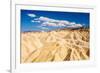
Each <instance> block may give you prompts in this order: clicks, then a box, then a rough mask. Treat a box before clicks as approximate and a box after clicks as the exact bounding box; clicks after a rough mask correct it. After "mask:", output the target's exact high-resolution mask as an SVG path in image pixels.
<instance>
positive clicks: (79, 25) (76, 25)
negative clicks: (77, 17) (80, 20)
mask: <svg viewBox="0 0 100 73" xmlns="http://www.w3.org/2000/svg"><path fill="white" fill-rule="evenodd" d="M67 27H68V28H81V27H83V26H82V25H81V24H75V25H71V26H67Z"/></svg>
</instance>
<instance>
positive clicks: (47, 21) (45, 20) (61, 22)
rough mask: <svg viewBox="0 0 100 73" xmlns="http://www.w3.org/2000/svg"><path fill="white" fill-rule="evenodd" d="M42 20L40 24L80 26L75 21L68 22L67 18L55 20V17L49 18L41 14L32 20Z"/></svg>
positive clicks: (80, 25)
mask: <svg viewBox="0 0 100 73" xmlns="http://www.w3.org/2000/svg"><path fill="white" fill-rule="evenodd" d="M39 21H40V22H42V23H41V26H52V27H62V26H66V27H68V28H80V27H82V24H77V23H75V22H70V21H67V20H56V19H51V18H48V17H44V16H41V17H39V18H35V19H34V20H33V22H39Z"/></svg>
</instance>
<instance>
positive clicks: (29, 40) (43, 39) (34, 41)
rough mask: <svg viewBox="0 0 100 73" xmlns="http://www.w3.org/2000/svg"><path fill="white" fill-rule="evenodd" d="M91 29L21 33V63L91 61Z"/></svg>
mask: <svg viewBox="0 0 100 73" xmlns="http://www.w3.org/2000/svg"><path fill="white" fill-rule="evenodd" d="M89 49H90V48H89V29H77V30H70V29H66V30H65V29H63V30H55V31H50V32H24V33H21V63H31V62H48V61H70V60H88V59H89V51H90V50H89Z"/></svg>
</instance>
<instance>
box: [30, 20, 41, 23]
mask: <svg viewBox="0 0 100 73" xmlns="http://www.w3.org/2000/svg"><path fill="white" fill-rule="evenodd" d="M31 22H33V23H34V22H36V23H40V22H41V21H38V20H37V21H35V20H32V21H31Z"/></svg>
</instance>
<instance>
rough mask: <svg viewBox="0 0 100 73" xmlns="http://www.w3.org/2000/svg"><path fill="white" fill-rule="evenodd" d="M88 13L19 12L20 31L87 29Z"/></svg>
mask: <svg viewBox="0 0 100 73" xmlns="http://www.w3.org/2000/svg"><path fill="white" fill-rule="evenodd" d="M89 17H90V15H89V13H79V12H56V11H37V10H21V31H22V32H25V31H48V30H53V29H58V28H80V27H87V28H88V27H89V24H90V23H89Z"/></svg>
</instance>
